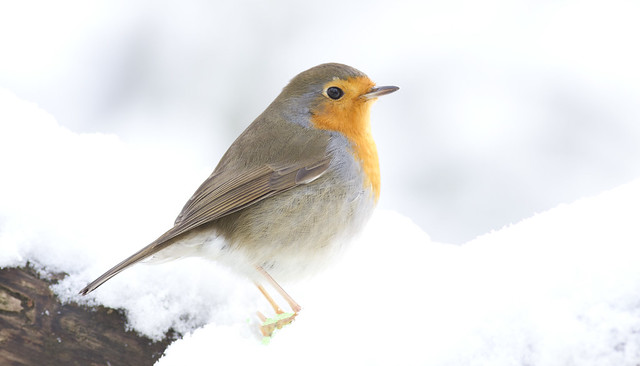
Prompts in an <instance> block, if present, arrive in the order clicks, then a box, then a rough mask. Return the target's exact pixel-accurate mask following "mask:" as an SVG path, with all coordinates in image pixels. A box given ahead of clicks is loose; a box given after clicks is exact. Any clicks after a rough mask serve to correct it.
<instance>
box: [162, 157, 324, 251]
mask: <svg viewBox="0 0 640 366" xmlns="http://www.w3.org/2000/svg"><path fill="white" fill-rule="evenodd" d="M330 161H331V159H330V158H329V157H328V156H325V157H323V158H322V159H320V160H318V161H314V162H312V163H307V164H294V165H289V166H273V165H264V166H261V167H259V168H257V169H254V170H251V171H248V172H245V173H243V174H240V175H237V176H234V177H232V178H230V179H226V178H225V177H224V176H223V174H218V173H215V172H214V173H213V174H212V175H211V176H210V177H209V178H207V180H205V181H204V183H202V185H200V188H198V190H197V191H196V192H195V193H194V194H193V196H192V197H191V199H189V201H188V202H187V204H186V205H185V206H184V208H183V209H182V212H181V213H180V215H178V218H177V219H176V222H175V226H174V227H173V229H171V230H169V231H168V232H167V233H165V234H164V235H163V236H161V237H160V239H164V240H169V239H171V238H173V237H175V236H178V235H180V234H183V233H185V232H187V231H189V230H191V229H193V228H195V227H197V226H200V225H202V224H205V223H208V222H211V221H213V220H216V219H218V218H220V217H222V216H225V215H228V214H231V213H233V212H236V211H239V210H242V209H243V208H245V207H247V206H250V205H252V204H254V203H256V202H259V201H261V200H263V199H265V198H267V197H271V196H273V195H276V194H278V193H281V192H284V191H287V190H289V189H291V188H294V187H296V186H298V185H301V184H306V183H309V182H311V181H313V180H315V179H317V178H318V177H320V176H321V175H322V174H323V173H324V172H325V171H326V170H327V168H328V167H329V163H330Z"/></svg>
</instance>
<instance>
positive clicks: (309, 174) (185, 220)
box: [80, 155, 331, 295]
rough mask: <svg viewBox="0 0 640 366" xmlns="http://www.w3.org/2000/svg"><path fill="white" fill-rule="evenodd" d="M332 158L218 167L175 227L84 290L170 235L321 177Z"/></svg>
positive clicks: (153, 249)
mask: <svg viewBox="0 0 640 366" xmlns="http://www.w3.org/2000/svg"><path fill="white" fill-rule="evenodd" d="M330 162H331V159H330V157H329V156H326V155H325V156H324V157H322V158H320V159H318V160H316V161H313V162H308V163H306V164H302V163H300V164H291V165H280V166H278V165H271V164H269V165H262V166H259V167H257V168H254V169H252V170H247V171H245V172H243V173H241V174H235V175H233V173H226V172H224V171H223V172H215V171H214V173H213V174H211V176H209V178H207V180H205V181H204V183H202V185H200V188H198V190H197V191H196V192H195V193H194V194H193V196H192V197H191V199H190V200H189V201H188V202H187V204H186V205H185V207H184V208H183V209H182V212H181V213H180V215H179V216H178V218H177V219H176V223H175V226H174V227H172V228H171V229H169V230H168V231H167V232H166V233H164V234H163V235H162V236H160V237H159V238H158V239H156V240H155V241H154V242H153V243H151V244H149V245H147V246H146V247H144V248H142V249H141V250H140V251H138V252H137V253H135V254H133V255H132V256H130V257H129V258H127V259H125V260H124V261H122V262H120V263H119V264H117V265H116V266H114V267H113V268H111V269H110V270H108V271H107V272H105V273H104V274H103V275H102V276H100V277H99V278H97V279H96V280H95V281H93V282H91V283H90V284H89V285H87V286H86V287H85V288H84V289H82V290H81V291H80V293H81V294H82V295H86V294H87V293H89V292H91V291H93V290H95V289H96V288H98V287H99V286H100V285H102V284H103V283H104V282H106V281H107V280H109V279H110V278H111V277H113V276H115V275H117V274H118V273H120V272H121V271H123V270H124V269H126V268H127V267H129V266H131V265H132V264H134V263H137V262H139V261H141V260H143V259H145V258H148V257H150V256H151V255H153V254H155V253H157V252H158V251H159V250H162V249H164V248H165V247H166V246H167V245H169V244H170V239H173V238H175V237H177V236H179V235H181V234H184V233H186V232H187V231H189V230H191V229H193V228H196V227H198V226H200V225H203V224H206V223H208V222H211V221H213V220H216V219H218V218H220V217H222V216H225V215H228V214H230V213H233V212H236V211H238V210H242V209H243V208H245V207H247V206H250V205H252V204H254V203H256V202H259V201H261V200H263V199H265V198H267V197H271V196H274V195H276V194H278V193H281V192H284V191H287V190H289V189H291V188H294V187H296V186H298V185H301V184H306V183H309V182H311V181H313V180H314V179H317V178H318V177H320V176H321V175H322V174H323V173H324V172H325V171H326V170H327V168H328V167H329V163H330Z"/></svg>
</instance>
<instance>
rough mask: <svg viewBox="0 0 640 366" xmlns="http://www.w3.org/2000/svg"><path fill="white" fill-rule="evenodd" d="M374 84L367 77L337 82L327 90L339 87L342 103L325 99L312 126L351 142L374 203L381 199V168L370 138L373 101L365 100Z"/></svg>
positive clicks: (326, 86) (316, 110) (314, 114)
mask: <svg viewBox="0 0 640 366" xmlns="http://www.w3.org/2000/svg"><path fill="white" fill-rule="evenodd" d="M374 85H375V84H374V83H373V82H372V81H371V80H370V79H369V78H367V77H366V76H361V77H354V78H349V79H347V80H334V81H331V82H329V83H327V84H326V85H325V90H326V88H328V87H330V86H336V87H339V88H341V89H342V90H343V91H344V93H345V94H344V97H343V98H341V99H340V100H331V99H330V98H326V100H323V101H322V102H321V103H320V106H319V107H318V108H317V109H315V110H313V111H312V117H311V122H312V123H313V125H314V126H315V127H316V128H319V129H323V130H333V131H338V132H340V133H342V134H343V135H344V136H345V137H346V138H347V139H348V140H349V141H350V142H351V145H352V148H353V154H354V156H355V158H356V160H357V161H358V162H359V163H360V164H361V166H362V170H363V172H364V175H365V177H364V178H365V179H364V181H365V182H364V184H365V188H369V189H370V191H371V192H372V194H373V196H374V199H375V201H376V202H377V201H378V198H379V197H380V164H379V161H378V150H377V148H376V144H375V142H374V141H373V136H372V135H371V122H370V109H371V105H372V103H373V101H374V100H372V99H366V98H363V97H362V95H363V94H365V93H367V91H369V90H370V89H371V88H372V87H373V86H374Z"/></svg>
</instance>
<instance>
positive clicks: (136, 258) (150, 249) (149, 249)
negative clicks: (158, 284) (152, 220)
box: [80, 240, 168, 295]
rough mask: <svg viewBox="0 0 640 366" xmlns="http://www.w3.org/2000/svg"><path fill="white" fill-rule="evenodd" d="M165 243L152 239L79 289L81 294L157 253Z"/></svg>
mask: <svg viewBox="0 0 640 366" xmlns="http://www.w3.org/2000/svg"><path fill="white" fill-rule="evenodd" d="M167 245H168V243H167V242H166V241H165V242H160V241H158V240H156V241H154V242H153V243H151V244H149V245H147V246H146V247H144V248H142V249H140V250H139V251H138V252H136V253H135V254H133V255H132V256H130V257H129V258H127V259H125V260H123V261H122V262H120V263H118V264H116V265H115V266H114V267H113V268H111V269H110V270H108V271H107V272H105V273H103V274H102V276H100V277H98V278H96V279H95V280H94V281H93V282H91V283H90V284H88V285H87V286H86V287H85V288H83V289H82V290H80V294H81V295H86V294H88V293H89V292H91V291H93V290H95V289H97V288H98V287H100V285H102V284H103V283H105V282H107V281H109V279H111V277H113V276H115V275H117V274H118V273H120V272H122V271H124V270H125V269H127V268H129V267H130V266H132V265H133V264H136V263H138V262H140V261H141V260H144V259H146V258H149V257H150V256H152V255H153V254H155V253H157V252H158V251H159V250H161V249H164V248H165V247H166V246H167Z"/></svg>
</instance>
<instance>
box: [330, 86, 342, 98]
mask: <svg viewBox="0 0 640 366" xmlns="http://www.w3.org/2000/svg"><path fill="white" fill-rule="evenodd" d="M327 95H328V96H329V98H331V99H334V100H336V99H340V98H342V96H343V95H344V92H343V91H342V89H340V88H338V87H337V86H332V87H330V88H328V89H327Z"/></svg>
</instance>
